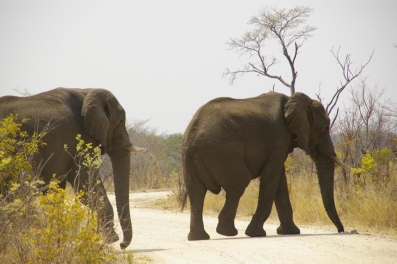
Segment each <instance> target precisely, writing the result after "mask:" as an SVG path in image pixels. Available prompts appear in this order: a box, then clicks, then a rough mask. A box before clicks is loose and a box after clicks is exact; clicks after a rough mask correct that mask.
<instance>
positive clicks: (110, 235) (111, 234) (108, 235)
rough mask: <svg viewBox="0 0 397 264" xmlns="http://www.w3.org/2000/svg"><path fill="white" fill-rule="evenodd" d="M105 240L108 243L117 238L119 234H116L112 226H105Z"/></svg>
mask: <svg viewBox="0 0 397 264" xmlns="http://www.w3.org/2000/svg"><path fill="white" fill-rule="evenodd" d="M104 235H105V241H106V243H108V244H111V243H114V242H116V241H118V240H119V236H118V235H117V233H116V231H114V228H107V229H105V234H104Z"/></svg>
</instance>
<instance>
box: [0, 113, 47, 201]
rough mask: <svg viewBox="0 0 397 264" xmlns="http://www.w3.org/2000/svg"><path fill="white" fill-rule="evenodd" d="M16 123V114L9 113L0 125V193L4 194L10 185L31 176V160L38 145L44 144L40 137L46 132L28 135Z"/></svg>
mask: <svg viewBox="0 0 397 264" xmlns="http://www.w3.org/2000/svg"><path fill="white" fill-rule="evenodd" d="M26 122H27V119H23V120H22V121H21V123H18V116H17V115H13V114H10V115H9V116H8V117H7V118H5V119H4V120H2V121H1V127H0V194H2V195H3V196H6V195H7V193H8V192H9V189H10V188H12V186H14V188H15V185H18V184H20V183H21V182H24V181H26V180H31V179H32V177H33V171H32V165H31V160H32V159H33V156H34V155H35V154H36V153H37V151H38V149H39V147H42V146H44V145H45V143H44V142H43V141H42V138H43V137H44V136H45V135H46V132H45V131H43V132H41V133H36V132H35V133H33V135H32V136H31V137H29V135H28V133H27V132H26V131H21V126H22V124H23V123H26Z"/></svg>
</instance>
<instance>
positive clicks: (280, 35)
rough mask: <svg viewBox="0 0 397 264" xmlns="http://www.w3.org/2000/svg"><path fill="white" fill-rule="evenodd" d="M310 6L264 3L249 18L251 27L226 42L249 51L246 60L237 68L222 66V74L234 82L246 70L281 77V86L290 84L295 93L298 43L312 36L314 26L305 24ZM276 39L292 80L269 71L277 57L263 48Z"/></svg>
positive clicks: (241, 50) (245, 52)
mask: <svg viewBox="0 0 397 264" xmlns="http://www.w3.org/2000/svg"><path fill="white" fill-rule="evenodd" d="M312 12H313V10H312V9H311V8H310V7H305V6H296V7H295V8H292V9H286V8H283V9H278V8H276V7H265V8H263V9H262V10H261V12H260V13H259V15H258V16H254V17H252V18H251V20H250V21H249V23H248V24H249V25H252V26H253V29H252V30H250V31H248V32H246V33H245V34H244V35H243V36H242V37H240V38H230V39H229V41H228V42H227V45H228V46H229V48H230V49H231V50H236V51H237V52H238V53H240V54H245V55H248V56H249V58H250V59H252V58H255V60H252V61H249V62H248V63H247V64H245V65H244V66H243V68H241V69H238V70H230V69H229V68H227V69H225V72H224V74H223V76H224V77H226V78H228V79H229V82H230V84H233V83H234V82H235V80H236V79H237V78H239V77H243V75H244V74H245V73H256V74H258V75H262V76H265V77H268V78H272V79H276V80H278V81H280V82H281V83H282V84H283V85H284V86H286V87H288V88H290V91H291V94H294V93H295V83H296V78H297V77H298V72H297V70H296V68H295V62H296V59H297V56H298V54H299V51H300V49H301V47H302V46H303V44H304V42H305V41H306V39H308V38H309V37H312V36H313V32H314V31H315V30H316V28H315V27H312V26H309V25H306V20H307V19H308V17H309V16H310V14H311V13H312ZM271 40H276V41H277V42H278V44H279V45H280V47H281V53H282V54H283V56H284V58H285V59H286V60H287V62H288V65H289V67H290V69H291V81H290V82H288V81H286V80H285V77H282V76H281V75H276V74H274V73H271V71H270V68H271V67H272V66H274V65H275V64H277V63H278V62H279V60H278V59H277V58H276V57H274V56H272V55H269V50H267V49H266V44H267V42H269V41H271Z"/></svg>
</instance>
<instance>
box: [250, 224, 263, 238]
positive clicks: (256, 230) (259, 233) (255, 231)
mask: <svg viewBox="0 0 397 264" xmlns="http://www.w3.org/2000/svg"><path fill="white" fill-rule="evenodd" d="M245 234H246V235H247V236H249V237H264V236H266V231H265V230H264V229H263V225H258V224H253V223H252V222H251V223H250V224H249V225H248V227H247V229H246V230H245Z"/></svg>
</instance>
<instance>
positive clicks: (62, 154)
mask: <svg viewBox="0 0 397 264" xmlns="http://www.w3.org/2000/svg"><path fill="white" fill-rule="evenodd" d="M10 113H14V114H18V118H19V120H21V119H23V118H29V121H28V122H27V123H26V124H24V125H23V126H22V129H23V130H25V131H28V132H29V133H30V134H32V133H33V132H34V131H38V132H41V131H43V129H44V127H45V126H46V125H48V124H49V125H50V126H51V127H52V129H51V130H50V131H49V132H48V134H47V135H46V136H45V137H44V138H43V140H44V142H46V144H47V145H46V146H45V147H43V148H41V149H40V150H39V153H38V155H37V156H36V157H35V165H36V166H38V165H39V164H43V163H44V162H46V161H47V160H48V162H47V163H46V164H45V166H44V167H43V170H42V173H41V176H42V178H43V179H44V181H45V182H46V183H49V181H50V180H51V179H52V177H53V174H56V175H57V177H58V178H62V177H64V176H65V177H64V178H63V179H64V180H63V181H62V182H61V184H60V185H61V187H63V188H64V187H65V186H66V181H68V182H69V183H71V184H72V185H73V186H75V188H76V189H78V190H84V188H85V187H86V185H87V182H88V174H87V171H85V170H83V171H82V172H81V175H80V176H79V178H78V179H76V171H77V167H76V164H75V162H74V160H73V159H72V158H71V156H70V155H69V154H68V153H66V151H65V150H64V144H67V146H68V150H69V152H71V154H72V155H74V153H75V150H76V149H75V146H76V144H77V141H76V136H77V134H80V135H81V138H82V139H83V140H84V141H85V142H86V143H92V145H93V147H96V146H98V145H99V144H101V153H102V154H104V153H107V154H108V155H109V156H110V159H111V162H112V167H113V174H114V188H115V195H116V204H117V211H118V215H119V219H120V224H121V228H122V230H123V236H124V240H123V242H122V243H121V244H120V246H121V248H126V247H127V246H128V245H129V244H130V242H131V239H132V228H131V218H130V211H129V172H130V151H132V149H133V148H134V147H132V144H131V142H130V140H129V137H128V133H127V131H126V127H125V111H124V109H123V108H122V106H121V105H120V104H119V102H118V101H117V99H116V98H115V97H114V95H113V94H112V93H111V92H109V91H107V90H104V89H66V88H57V89H54V90H50V91H47V92H44V93H40V94H37V95H33V96H29V97H15V96H4V97H1V98H0V119H1V120H2V119H3V118H5V117H7V116H8V115H9V114H10ZM76 183H78V184H76ZM97 188H98V191H99V192H100V193H101V195H102V197H103V200H104V207H105V213H104V214H103V216H102V219H101V222H102V223H105V224H106V226H105V227H106V228H107V229H108V232H109V234H110V236H111V238H110V240H109V241H108V242H115V241H117V240H118V236H117V234H116V233H115V231H114V229H113V218H114V214H113V208H112V206H111V204H110V202H109V199H108V198H107V195H106V191H105V188H104V186H103V183H102V182H100V183H99V185H98V187H97Z"/></svg>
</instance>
